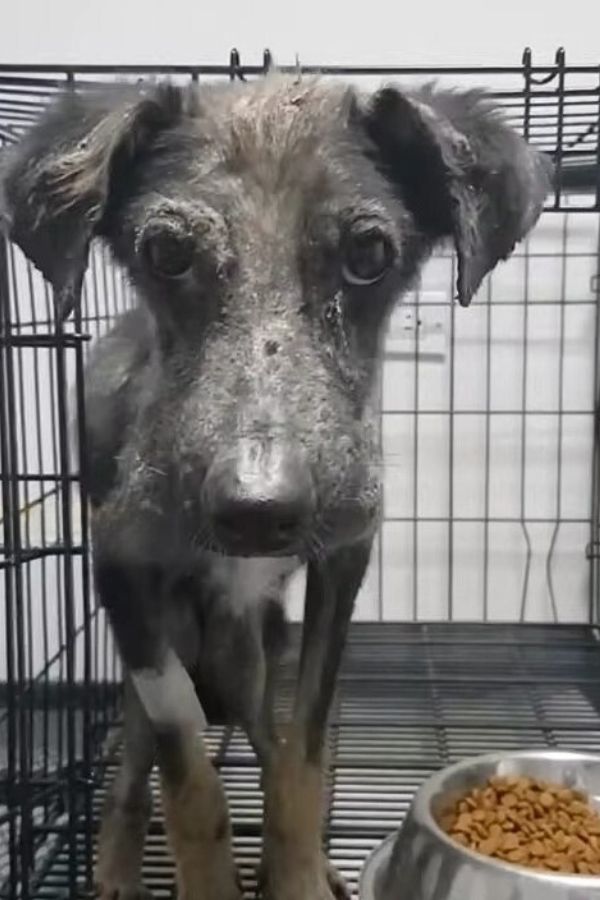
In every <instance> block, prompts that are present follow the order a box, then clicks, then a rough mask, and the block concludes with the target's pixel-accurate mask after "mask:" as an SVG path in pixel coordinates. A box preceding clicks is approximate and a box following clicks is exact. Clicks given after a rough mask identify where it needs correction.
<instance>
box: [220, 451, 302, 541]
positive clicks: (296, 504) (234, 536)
mask: <svg viewBox="0 0 600 900" xmlns="http://www.w3.org/2000/svg"><path fill="white" fill-rule="evenodd" d="M204 502H205V505H206V508H207V512H208V515H209V517H210V520H211V525H212V530H213V533H214V536H215V537H216V539H217V541H218V543H219V544H220V546H222V547H223V548H224V549H225V550H226V551H227V552H228V553H230V554H232V555H238V556H268V555H274V554H284V553H290V552H295V551H296V550H297V549H298V548H299V545H300V544H301V542H302V539H303V536H304V535H305V533H306V530H307V527H308V525H309V523H310V519H311V516H312V513H313V511H314V488H313V484H312V478H311V474H310V470H309V467H308V465H307V463H306V461H305V460H304V458H303V456H302V454H301V453H300V452H299V451H298V450H297V449H296V448H295V447H294V446H292V445H289V444H287V443H280V442H275V441H259V440H257V441H244V442H242V443H241V444H240V446H239V447H238V450H237V452H236V453H234V454H231V455H228V456H227V457H225V458H222V459H217V460H216V461H215V462H214V463H213V465H212V466H211V468H210V469H209V471H208V473H207V476H206V481H205V484H204Z"/></svg>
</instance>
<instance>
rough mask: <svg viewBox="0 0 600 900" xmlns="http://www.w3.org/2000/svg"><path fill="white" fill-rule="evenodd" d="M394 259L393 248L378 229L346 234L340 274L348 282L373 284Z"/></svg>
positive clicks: (381, 276)
mask: <svg viewBox="0 0 600 900" xmlns="http://www.w3.org/2000/svg"><path fill="white" fill-rule="evenodd" d="M393 261H394V249H393V247H392V244H391V242H390V241H389V239H388V238H387V237H386V236H385V235H384V234H382V232H381V231H380V230H379V229H370V230H368V231H359V232H356V233H355V234H350V235H348V237H347V239H346V241H345V243H344V261H343V265H342V275H343V277H344V280H345V281H347V282H348V284H359V285H360V284H375V282H376V281H379V280H380V279H381V278H383V276H384V275H385V273H386V272H387V270H388V269H389V268H390V266H391V265H392V263H393Z"/></svg>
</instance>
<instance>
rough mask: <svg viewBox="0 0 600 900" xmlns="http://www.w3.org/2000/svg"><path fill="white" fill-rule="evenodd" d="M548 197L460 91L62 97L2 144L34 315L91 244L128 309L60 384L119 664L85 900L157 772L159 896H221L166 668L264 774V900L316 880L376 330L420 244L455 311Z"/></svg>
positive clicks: (359, 538) (322, 888)
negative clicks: (293, 583) (78, 407)
mask: <svg viewBox="0 0 600 900" xmlns="http://www.w3.org/2000/svg"><path fill="white" fill-rule="evenodd" d="M548 187H549V179H548V171H547V166H546V165H545V161H544V160H543V159H542V157H541V156H540V155H539V154H537V153H536V152H535V151H533V150H531V149H529V148H528V147H527V146H526V145H525V143H524V142H523V141H522V140H521V139H520V138H519V137H518V136H517V135H516V134H514V133H513V132H512V131H511V130H510V129H508V128H507V127H506V126H505V125H504V124H503V123H502V121H501V118H500V117H499V115H498V113H497V112H496V111H495V110H494V109H492V108H491V107H490V106H489V105H488V104H487V103H486V101H485V98H484V97H482V95H480V94H475V93H465V94H461V93H446V92H436V91H434V90H432V89H429V88H427V89H424V90H422V91H420V92H417V93H414V94H410V93H402V92H400V91H399V90H396V89H395V88H386V89H383V90H381V91H379V92H377V93H376V94H375V95H373V96H372V97H362V96H360V95H358V94H357V93H356V92H355V91H354V90H352V89H350V88H341V87H339V86H337V85H336V86H332V85H331V84H327V83H324V82H320V81H318V80H316V81H312V80H309V81H301V82H298V81H293V80H291V79H286V78H284V77H280V76H272V77H269V78H267V79H265V80H264V81H261V82H256V83H253V84H251V85H235V86H233V85H232V86H224V87H222V86H216V85H215V86H210V87H200V88H194V89H190V90H180V89H178V88H176V87H172V86H161V87H153V88H150V89H147V90H146V91H144V90H143V89H142V88H140V87H136V88H131V87H121V88H118V89H109V90H107V91H106V92H104V93H103V94H102V95H99V96H94V95H91V94H86V95H82V96H77V95H76V94H70V95H69V96H67V97H65V98H64V99H63V100H61V102H60V103H58V104H57V105H56V106H55V107H54V108H53V109H52V110H51V111H50V113H49V114H48V115H47V116H46V117H45V118H44V120H43V121H42V122H41V123H40V124H39V125H38V126H37V127H35V128H34V129H33V131H32V132H30V134H29V135H28V136H26V137H25V139H24V140H23V141H22V143H21V144H20V145H19V146H18V147H17V149H16V151H15V153H14V155H12V156H11V158H10V159H9V161H8V163H7V165H6V168H5V172H4V217H5V220H6V223H7V229H8V233H9V235H10V236H11V237H12V239H13V240H15V241H16V242H17V243H18V244H19V245H20V246H21V247H22V249H23V250H24V252H25V253H26V254H27V256H28V257H29V258H30V259H31V260H32V261H33V262H34V263H35V264H36V265H37V266H38V267H39V268H40V269H41V270H42V272H43V273H44V275H45V276H46V277H47V278H48V279H49V280H50V281H51V282H52V284H53V286H54V290H55V296H56V298H57V302H58V304H59V307H60V313H61V314H63V315H64V314H67V313H68V312H69V310H70V309H71V308H72V306H73V305H74V304H75V303H76V302H77V300H78V296H79V292H80V288H81V282H82V278H83V275H84V271H85V267H86V261H87V255H88V248H89V243H90V240H91V239H92V238H93V237H94V236H100V237H102V238H103V239H104V240H105V241H106V242H107V243H108V245H109V246H110V248H111V250H112V252H113V254H114V256H115V258H116V260H117V261H118V262H119V263H120V264H121V265H122V266H123V267H125V269H126V270H127V272H128V273H129V277H130V278H131V281H132V282H133V284H134V285H135V288H136V290H137V293H138V296H139V297H140V305H139V308H138V309H136V310H135V311H134V312H133V313H130V314H128V315H126V316H124V317H123V318H122V320H121V321H120V322H119V323H118V324H117V326H116V328H115V329H114V331H113V332H112V333H111V334H109V335H108V336H107V337H106V338H105V339H104V340H102V341H101V342H100V343H99V345H98V347H97V348H96V351H95V356H94V357H93V360H92V363H91V366H90V368H89V371H88V384H87V404H88V423H87V425H88V434H87V450H88V454H89V458H88V461H87V470H88V473H89V491H90V496H91V500H92V504H93V507H94V515H93V522H94V551H95V573H96V582H97V589H98V594H99V597H100V600H101V602H102V603H103V604H104V606H105V607H106V609H107V611H108V614H109V616H110V619H111V622H112V625H113V628H114V632H115V635H116V638H117V641H118V643H119V647H120V650H121V654H122V657H123V661H124V663H125V666H126V667H127V671H128V678H127V685H126V688H127V690H126V697H127V701H126V710H125V718H126V724H125V731H126V742H125V752H124V759H123V765H122V768H121V771H120V774H119V776H118V778H117V780H116V783H115V785H114V787H113V790H112V794H111V799H110V802H109V804H108V808H107V811H106V815H105V819H104V825H103V829H102V834H101V843H100V857H99V864H98V868H97V881H98V885H99V890H100V894H101V897H102V898H104V900H109V898H110V900H115V898H119V900H132V898H139V897H142V896H146V892H145V891H144V889H143V887H142V886H141V883H140V865H141V858H142V853H143V844H144V837H145V831H146V827H147V822H148V816H149V811H150V805H149V791H148V774H149V772H150V769H151V767H152V765H153V762H154V760H155V758H156V759H157V760H158V764H159V767H160V772H161V778H162V787H163V800H164V810H165V816H166V823H167V830H168V833H169V836H170V839H171V842H172V846H173V849H174V853H175V856H176V859H177V871H178V885H179V896H180V897H181V898H182V900H234V898H238V897H239V896H240V890H239V886H238V880H237V877H236V870H235V866H234V861H233V856H232V851H231V843H230V826H229V819H228V815H227V809H226V803H225V798H224V794H223V790H222V787H221V784H220V781H219V779H218V777H217V775H216V773H215V771H214V769H213V768H212V766H211V764H210V762H209V760H208V758H207V755H206V752H205V750H204V748H203V744H202V739H201V736H200V735H199V729H200V730H201V725H202V721H201V718H200V717H199V716H198V712H199V710H198V708H197V706H196V705H195V702H196V701H195V695H194V692H193V691H192V689H191V687H192V683H193V686H194V688H195V689H196V691H197V695H198V697H199V698H200V700H201V702H202V704H203V706H204V709H205V710H206V711H207V712H208V713H209V714H212V713H213V712H216V711H217V710H221V711H224V712H225V713H226V715H227V716H228V718H229V719H230V720H232V721H237V722H239V723H241V724H242V725H243V726H244V727H245V728H246V730H247V732H248V734H249V736H250V739H251V741H252V743H253V746H254V747H255V749H256V752H257V755H258V758H259V760H260V763H261V765H262V768H263V785H264V789H265V825H264V853H263V872H262V874H263V890H264V893H265V895H266V896H268V897H269V898H271V900H330V898H331V897H332V895H333V894H334V893H339V892H341V891H343V887H342V885H341V883H340V881H339V879H338V878H337V876H336V874H335V873H334V872H332V871H331V869H330V868H329V867H328V866H327V863H326V862H325V860H324V857H323V855H322V850H321V833H320V830H321V812H322V790H323V783H322V782H323V778H322V767H323V753H324V733H325V728H326V720H327V715H328V708H329V705H330V701H331V697H332V692H333V690H334V683H335V679H336V673H337V669H338V664H339V661H340V656H341V654H342V648H343V645H344V638H345V634H346V630H347V626H348V621H349V619H350V616H351V612H352V607H353V602H354V598H355V596H356V593H357V591H358V589H359V586H360V584H361V581H362V578H363V575H364V572H365V568H366V566H367V563H368V560H369V553H370V548H371V542H372V539H373V535H374V533H375V530H376V527H377V523H378V518H379V509H380V487H379V479H378V471H379V459H378V456H379V447H378V433H379V428H378V417H379V410H378V408H377V403H376V400H375V396H374V393H375V392H374V385H375V382H376V380H377V374H378V370H379V366H380V361H381V346H382V341H383V338H384V334H385V330H386V324H387V321H388V319H389V316H390V313H391V310H392V307H393V305H394V303H395V302H396V300H397V299H398V297H399V296H400V295H401V294H402V293H403V292H404V291H405V290H406V289H407V288H408V287H409V285H411V283H412V282H413V281H414V279H415V277H416V275H417V273H418V270H419V267H420V265H421V264H422V263H423V261H424V260H425V259H426V257H427V256H428V254H429V253H430V251H431V249H432V248H433V246H434V245H435V244H436V243H437V242H439V241H442V240H445V239H450V240H452V241H453V242H454V245H455V248H456V252H457V256H458V284H457V291H458V299H459V300H460V302H461V303H462V304H463V305H467V304H468V303H469V301H470V299H471V297H472V295H473V294H474V292H475V291H476V290H477V288H478V286H479V284H480V282H481V280H482V278H483V277H484V276H485V275H486V273H487V272H489V271H490V270H491V269H492V268H493V267H494V266H495V264H496V263H497V262H498V261H499V260H501V259H505V258H506V257H507V256H508V255H509V253H510V252H511V251H512V249H513V247H514V245H515V243H516V242H517V241H518V240H520V239H521V238H523V237H524V235H525V234H526V233H527V231H528V230H529V229H530V228H531V227H532V226H533V225H534V224H535V222H536V220H537V218H538V216H539V214H540V211H541V207H542V203H543V200H544V198H545V195H546V193H547V190H548ZM302 563H307V565H308V575H307V579H308V581H307V593H306V606H305V622H304V632H303V644H302V652H301V661H300V670H299V675H298V683H297V694H296V701H295V705H294V709H293V713H292V719H291V723H290V724H289V727H288V729H287V730H286V731H285V732H284V733H280V734H277V735H276V733H275V727H274V724H273V703H272V689H273V677H274V670H275V668H276V664H277V659H278V655H279V651H280V648H281V642H282V634H283V613H282V609H281V603H280V601H281V597H282V594H283V589H284V586H285V582H286V580H287V579H288V577H289V576H290V574H291V573H292V572H293V571H294V569H295V568H297V567H298V566H299V565H301V564H302ZM180 661H181V662H183V666H184V667H185V668H184V667H182V666H181V662H180ZM186 671H187V672H188V673H189V674H190V675H191V679H192V680H191V681H190V678H189V677H188V675H187V674H186Z"/></svg>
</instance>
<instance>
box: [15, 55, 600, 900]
mask: <svg viewBox="0 0 600 900" xmlns="http://www.w3.org/2000/svg"><path fill="white" fill-rule="evenodd" d="M271 62H272V61H271V56H270V54H269V53H268V52H266V53H265V55H264V59H263V61H262V64H261V65H258V66H242V64H241V62H240V58H239V54H237V52H236V51H233V52H232V54H231V57H230V60H229V62H228V64H227V65H224V66H222V67H219V66H212V67H207V66H190V67H186V66H173V67H170V68H168V69H159V68H158V67H132V66H121V67H94V66H86V67H79V68H77V69H68V70H66V69H64V68H61V67H60V66H55V67H39V66H37V67H36V66H23V67H15V66H0V148H1V147H2V146H8V145H10V144H11V143H13V142H14V141H15V140H16V139H17V138H18V137H19V135H20V134H21V133H22V132H23V131H24V130H26V129H27V128H28V127H29V126H30V125H31V123H32V122H33V121H35V119H36V117H37V116H38V115H39V113H40V112H41V111H42V110H43V109H44V107H45V106H46V105H47V103H48V102H49V101H51V100H52V98H53V97H54V96H55V95H56V94H57V92H59V91H62V90H64V89H77V90H85V89H86V88H87V87H90V86H92V85H94V84H97V83H98V82H101V81H106V80H112V79H114V78H115V77H119V78H128V79H134V80H137V79H142V78H144V79H145V78H156V77H161V76H165V75H166V76H169V77H170V78H171V79H174V80H177V81H181V82H184V81H187V80H189V79H192V80H194V81H202V80H204V79H215V78H229V79H232V80H234V79H242V80H245V79H250V78H254V77H262V76H263V75H264V74H265V73H266V72H268V70H269V69H270V67H271ZM284 69H285V67H284ZM289 71H292V72H297V73H298V75H299V76H300V75H301V74H302V73H304V72H309V71H313V72H318V73H319V74H320V75H321V76H322V77H325V78H344V79H347V80H351V81H354V82H356V83H357V84H358V85H359V86H362V87H363V88H367V89H368V88H370V87H372V86H374V85H376V84H378V83H380V82H381V80H383V79H392V78H393V79H398V80H400V81H402V83H404V84H411V83H413V82H415V81H423V80H430V79H431V78H435V79H439V80H440V81H441V82H442V83H447V84H452V85H456V86H461V87H464V86H484V87H487V88H489V89H490V90H491V92H492V93H493V94H494V95H495V96H496V98H497V99H498V101H499V103H500V104H501V105H502V106H503V107H504V110H505V114H506V116H507V118H508V120H509V121H510V122H511V123H512V124H513V125H514V126H515V127H516V128H517V129H519V130H520V131H521V132H522V133H523V134H524V135H525V137H526V138H527V139H528V140H530V141H531V142H532V143H533V144H535V145H536V146H538V147H540V148H541V149H543V150H544V151H546V152H547V153H548V154H550V155H551V156H552V158H553V160H554V163H555V168H556V183H555V190H554V193H553V195H552V196H551V197H550V198H549V200H548V204H547V210H546V212H545V213H544V214H543V216H542V220H541V221H540V224H539V225H538V227H537V228H536V230H535V232H534V233H533V235H532V236H531V237H530V238H529V239H528V240H527V241H526V242H525V243H524V244H523V245H522V246H521V247H520V248H519V249H518V250H517V252H516V254H515V256H514V257H513V258H512V259H511V261H509V262H508V263H506V264H505V265H502V266H500V267H499V268H498V269H497V270H496V272H495V273H494V274H493V275H492V276H490V277H488V279H487V280H486V282H485V284H484V285H483V287H482V289H481V290H480V292H479V294H478V296H477V298H476V300H475V301H474V304H473V306H472V308H471V309H470V310H469V311H466V312H463V311H461V310H457V309H455V308H454V306H453V304H452V302H451V301H452V285H453V283H454V280H455V279H454V261H453V259H452V257H451V256H450V255H448V254H443V253H442V254H438V255H436V256H435V257H434V258H433V259H432V260H431V262H430V264H429V265H428V266H427V267H426V270H425V272H424V275H423V278H422V281H421V283H420V285H419V287H418V289H417V290H415V291H414V292H413V293H412V294H411V295H409V296H408V297H406V298H405V300H404V301H403V303H402V304H401V305H400V306H399V308H398V311H397V313H396V314H395V315H394V318H393V321H392V325H391V330H390V335H389V340H388V344H387V349H386V359H385V364H384V370H383V379H382V385H381V399H382V416H381V436H382V442H383V446H384V469H383V472H382V477H383V481H384V490H385V515H384V521H383V524H382V527H381V530H380V534H379V539H378V541H377V546H376V548H375V551H374V555H373V560H372V565H371V568H370V571H369V574H368V577H367V579H366V583H365V586H364V588H363V590H362V592H361V595H360V597H359V599H358V603H357V615H356V618H357V619H358V620H362V621H357V622H356V623H355V624H354V626H353V628H352V629H351V635H350V642H349V647H348V652H347V654H346V659H345V663H344V667H343V670H342V673H341V677H340V682H339V691H338V695H337V699H336V702H335V706H334V710H333V714H332V737H331V742H332V743H331V749H332V753H331V759H332V768H331V787H332V790H331V802H330V807H329V811H328V832H327V841H328V850H329V853H330V856H331V858H332V859H333V861H334V862H335V863H336V864H337V865H338V867H339V868H341V870H342V872H343V873H344V874H345V875H346V877H347V879H348V881H349V884H350V886H351V888H352V889H353V890H355V889H356V879H357V874H358V871H359V869H360V866H361V864H362V861H363V860H364V858H365V856H366V855H367V853H368V852H369V850H370V849H371V848H372V847H373V846H374V845H375V843H377V841H378V840H380V839H381V838H382V837H383V836H385V834H387V833H388V832H389V831H390V830H392V829H393V828H394V827H397V826H398V824H399V823H400V822H401V820H402V817H403V815H404V813H405V811H406V808H407V806H408V804H409V802H410V799H411V796H412V794H413V792H414V790H415V789H416V787H417V786H418V784H419V783H420V782H421V781H422V780H423V778H425V777H426V776H427V775H428V774H429V773H430V772H431V771H432V770H434V769H436V768H438V767H439V766H441V765H443V764H446V763H448V762H449V761H452V760H454V759H457V758H459V757H461V756H464V755H468V754H470V753H476V752H483V751H485V750H495V749H496V750H497V749H512V748H521V747H535V746H547V745H550V746H556V747H564V748H572V749H587V750H592V751H593V750H600V655H599V650H598V646H597V642H598V629H597V625H598V623H599V608H598V604H599V601H600V593H599V584H600V580H599V579H600V571H599V569H598V565H599V562H598V560H599V558H600V530H599V527H600V526H599V522H600V519H599V504H600V455H599V446H600V445H599V436H598V427H597V406H598V394H599V389H600V364H599V350H598V347H599V339H600V316H599V309H600V142H599V128H600V65H599V66H596V67H582V66H571V65H568V64H567V61H566V58H565V54H564V52H563V51H562V50H560V51H558V53H557V55H556V59H555V60H554V62H553V63H552V64H550V65H543V66H540V65H537V64H534V62H533V59H532V55H531V52H530V51H528V50H527V51H525V53H524V56H523V59H522V62H521V64H520V65H517V66H513V67H490V68H470V69H469V68H461V69H458V68H419V69H414V68H413V69H406V68H400V67H399V68H386V69H382V68H378V67H360V66H356V67H343V68H342V67H335V66H323V67H318V68H317V67H315V68H314V69H306V68H305V69H302V68H301V67H299V66H291V67H289ZM0 152H1V150H0ZM134 302H135V298H134V297H133V295H132V291H131V288H130V286H129V284H128V282H127V280H126V278H125V277H124V276H123V273H122V272H120V271H119V270H118V269H117V268H116V267H115V265H114V264H113V262H112V261H111V260H110V259H109V257H108V255H107V252H106V251H105V249H104V248H103V247H102V246H97V247H95V248H94V252H93V254H92V259H91V263H90V268H89V271H88V273H87V276H86V281H85V285H84V296H83V308H82V310H81V311H80V312H78V313H77V314H76V315H75V317H74V318H73V319H72V320H71V321H69V322H67V323H66V324H65V325H64V326H61V325H58V324H57V323H56V322H55V320H54V315H53V307H52V297H51V294H50V290H49V288H48V286H47V285H46V284H45V283H44V281H43V280H42V278H41V277H40V275H39V274H38V273H37V272H36V271H34V270H33V269H32V268H31V266H30V265H29V264H27V263H26V261H25V260H24V258H23V257H22V255H21V254H20V252H19V251H18V249H17V248H16V247H15V246H13V245H11V244H10V243H8V242H7V241H6V240H5V239H0V461H1V483H2V498H1V510H0V525H1V536H0V569H1V570H2V571H1V577H2V581H1V582H0V583H1V584H2V588H1V589H2V595H1V597H2V599H1V602H0V898H3V900H16V898H20V900H33V898H39V900H42V898H47V900H50V898H68V900H72V898H76V897H85V896H89V894H90V891H91V888H92V861H93V853H94V837H95V833H96V830H97V825H98V816H99V810H100V806H101V803H102V799H103V797H104V793H105V786H106V784H107V782H108V780H109V779H110V777H111V775H112V773H113V771H114V767H115V764H116V760H117V759H118V754H119V733H118V728H117V729H116V730H113V726H115V725H118V720H119V664H118V660H117V657H116V654H115V650H114V647H113V644H112V641H111V637H110V634H109V631H108V629H107V626H106V622H105V620H104V618H103V616H102V613H101V612H99V611H98V610H97V608H96V607H95V605H94V600H93V596H92V587H91V583H90V570H89V554H90V547H89V530H88V511H87V506H86V499H85V477H84V476H85V473H84V472H83V471H82V467H81V461H80V460H79V459H77V458H75V459H74V458H73V457H72V454H71V452H70V449H69V410H70V409H71V410H74V420H75V424H76V427H77V428H78V430H79V433H80V434H81V429H82V427H83V422H84V416H85V398H84V394H83V383H82V375H83V367H84V363H85V357H86V354H87V352H88V349H89V346H90V344H91V342H92V341H93V340H95V339H96V338H97V337H98V336H99V335H101V334H102V333H103V332H104V331H105V330H106V329H107V328H109V327H110V325H111V323H112V322H113V321H114V319H115V317H116V316H117V315H118V314H119V313H120V312H121V311H123V310H124V309H126V308H128V307H129V306H131V305H132V304H133V303H134ZM300 589H301V585H300ZM298 599H299V594H298V597H296V598H295V599H294V597H292V598H291V600H290V604H291V608H292V612H294V611H296V610H297V607H298V602H297V601H298ZM383 623H385V624H383ZM292 656H293V654H292ZM290 690H291V684H290V677H289V670H288V669H287V668H285V667H284V673H283V677H282V703H285V700H286V697H287V696H288V694H289V692H290ZM209 744H210V748H211V750H212V752H213V753H214V754H215V755H216V756H217V757H218V761H219V762H218V764H219V767H220V770H221V773H222V776H223V778H224V780H225V783H226V786H227V790H228V793H229V797H230V802H231V806H232V813H233V821H234V832H235V843H236V849H237V854H238V857H239V860H240V863H241V871H242V876H243V881H244V885H245V887H246V888H247V889H248V891H251V889H252V887H253V877H254V874H253V873H254V866H255V864H256V862H257V860H258V855H259V852H260V812H261V795H260V789H259V776H258V770H257V768H256V763H255V760H254V758H253V756H252V753H251V751H250V748H249V746H248V744H247V742H246V740H245V738H243V736H241V735H240V734H239V733H238V732H234V733H233V735H232V736H231V737H230V738H229V739H227V740H226V739H225V736H224V734H223V732H222V731H221V730H220V729H218V728H211V729H209ZM154 784H155V786H156V783H155V782H154ZM155 808H156V809H157V812H156V813H155V818H154V819H153V821H152V824H151V828H150V833H149V836H148V841H147V851H146V859H145V879H146V882H147V884H148V886H149V887H151V888H152V890H153V893H154V895H155V896H156V897H157V898H158V897H165V898H166V897H169V896H171V886H172V880H173V869H172V863H171V860H170V858H169V855H168V852H167V848H166V843H165V838H164V834H163V830H162V824H161V820H160V809H159V806H157V807H155Z"/></svg>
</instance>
